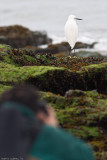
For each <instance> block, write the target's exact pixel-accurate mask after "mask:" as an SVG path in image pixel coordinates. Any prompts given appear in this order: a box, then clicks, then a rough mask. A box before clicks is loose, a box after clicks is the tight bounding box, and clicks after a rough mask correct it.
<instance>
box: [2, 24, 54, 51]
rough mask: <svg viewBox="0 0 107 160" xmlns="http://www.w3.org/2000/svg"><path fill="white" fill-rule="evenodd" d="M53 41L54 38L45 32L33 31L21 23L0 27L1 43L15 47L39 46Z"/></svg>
mask: <svg viewBox="0 0 107 160" xmlns="http://www.w3.org/2000/svg"><path fill="white" fill-rule="evenodd" d="M51 42H52V40H51V39H50V38H48V36H47V34H46V33H44V32H39V31H36V32H33V31H30V30H29V29H28V28H25V27H23V26H19V25H14V26H8V27H0V43H3V44H8V45H11V46H12V47H14V48H23V47H26V46H29V45H30V46H33V45H35V46H38V45H42V44H49V43H51Z"/></svg>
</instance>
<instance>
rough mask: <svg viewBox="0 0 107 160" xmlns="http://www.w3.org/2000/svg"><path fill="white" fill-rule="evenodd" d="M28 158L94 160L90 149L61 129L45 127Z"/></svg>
mask: <svg viewBox="0 0 107 160" xmlns="http://www.w3.org/2000/svg"><path fill="white" fill-rule="evenodd" d="M30 156H32V157H33V158H38V159H39V160H94V156H93V153H92V150H91V148H90V147H89V146H88V145H86V144H85V143H84V142H82V141H81V140H79V139H77V138H76V137H74V136H73V135H70V134H68V133H66V132H65V131H63V130H62V129H55V128H53V127H50V126H45V127H44V128H43V130H42V132H41V133H40V134H39V136H38V138H37V139H36V140H35V142H34V144H33V146H32V148H31V150H30Z"/></svg>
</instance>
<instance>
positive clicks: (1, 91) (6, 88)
mask: <svg viewBox="0 0 107 160" xmlns="http://www.w3.org/2000/svg"><path fill="white" fill-rule="evenodd" d="M10 88H11V86H6V85H2V84H0V94H1V93H3V92H4V91H6V90H8V89H10Z"/></svg>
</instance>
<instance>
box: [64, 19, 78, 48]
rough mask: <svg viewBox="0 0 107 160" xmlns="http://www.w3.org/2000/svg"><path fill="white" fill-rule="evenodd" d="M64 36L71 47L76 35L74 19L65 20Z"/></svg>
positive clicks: (76, 27)
mask: <svg viewBox="0 0 107 160" xmlns="http://www.w3.org/2000/svg"><path fill="white" fill-rule="evenodd" d="M65 36H66V39H67V41H68V43H69V44H70V46H71V48H72V49H73V48H74V46H75V43H76V41H77V36H78V26H77V24H76V22H75V21H67V23H66V24H65Z"/></svg>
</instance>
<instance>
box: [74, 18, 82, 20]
mask: <svg viewBox="0 0 107 160" xmlns="http://www.w3.org/2000/svg"><path fill="white" fill-rule="evenodd" d="M75 19H76V20H83V19H80V18H75Z"/></svg>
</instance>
